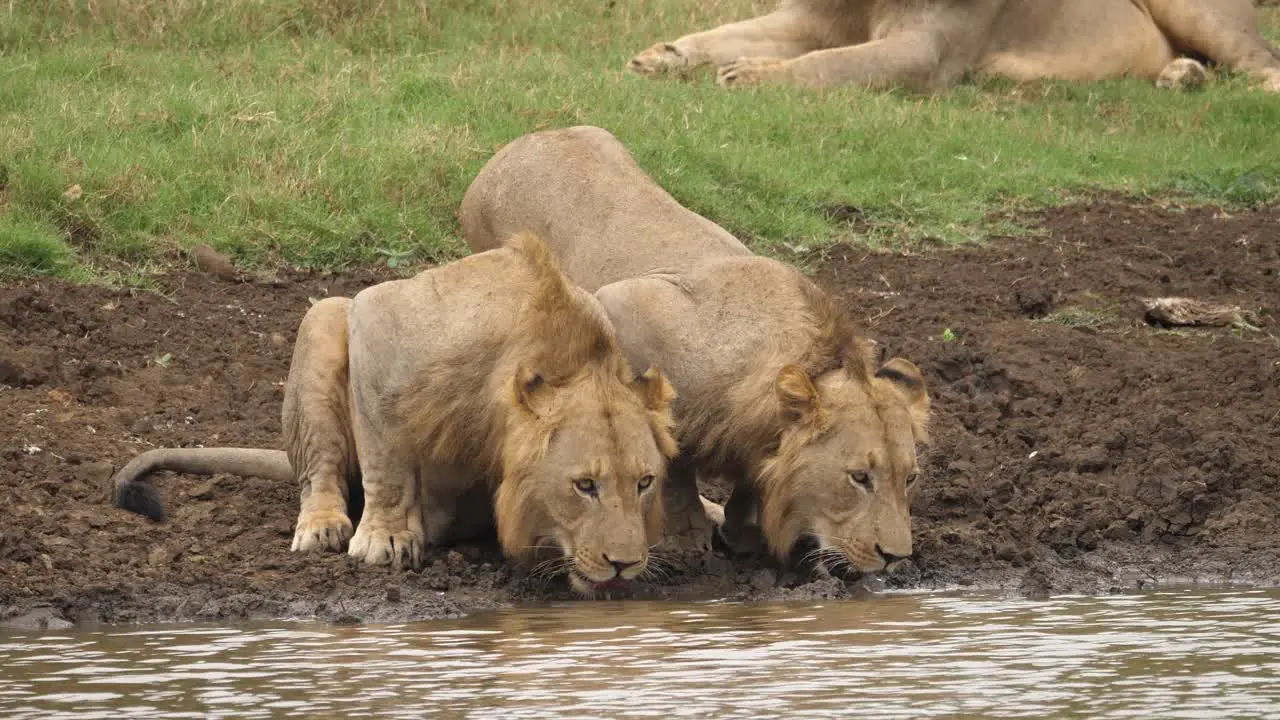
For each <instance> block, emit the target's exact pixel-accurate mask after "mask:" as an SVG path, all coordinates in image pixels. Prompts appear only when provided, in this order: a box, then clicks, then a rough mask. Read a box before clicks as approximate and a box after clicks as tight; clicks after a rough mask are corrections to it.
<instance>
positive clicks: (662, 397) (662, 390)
mask: <svg viewBox="0 0 1280 720" xmlns="http://www.w3.org/2000/svg"><path fill="white" fill-rule="evenodd" d="M631 389H632V390H635V391H636V394H637V395H639V396H640V400H641V402H643V403H644V407H645V409H646V410H652V411H654V412H667V411H668V410H670V409H671V403H672V401H674V400H675V399H676V389H675V388H674V387H672V386H671V383H669V382H667V378H666V377H664V376H663V375H662V371H660V370H658V368H656V367H650V368H649V369H648V370H645V371H644V372H643V373H642V374H640V375H637V376H636V379H635V380H632V381H631Z"/></svg>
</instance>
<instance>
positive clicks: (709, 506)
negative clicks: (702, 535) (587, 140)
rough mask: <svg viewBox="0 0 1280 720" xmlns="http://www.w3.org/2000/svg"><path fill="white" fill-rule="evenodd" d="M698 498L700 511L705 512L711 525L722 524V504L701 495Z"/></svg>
mask: <svg viewBox="0 0 1280 720" xmlns="http://www.w3.org/2000/svg"><path fill="white" fill-rule="evenodd" d="M698 499H699V500H701V501H702V512H704V513H706V516H707V520H710V521H711V524H712V525H716V526H720V525H723V524H724V506H723V505H721V504H720V503H716V502H712V501H710V500H708V499H706V498H704V497H702V496H701V495H699V496H698Z"/></svg>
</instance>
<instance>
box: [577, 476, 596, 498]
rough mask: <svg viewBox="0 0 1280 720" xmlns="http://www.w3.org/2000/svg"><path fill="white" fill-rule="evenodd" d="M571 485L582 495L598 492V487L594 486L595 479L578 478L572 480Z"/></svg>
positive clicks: (593, 494) (592, 494)
mask: <svg viewBox="0 0 1280 720" xmlns="http://www.w3.org/2000/svg"><path fill="white" fill-rule="evenodd" d="M573 487H574V488H575V489H576V490H577V491H578V492H580V493H582V494H583V495H591V496H592V497H594V496H595V495H596V494H597V493H598V492H600V490H599V488H597V487H596V481H595V480H593V479H592V478H585V477H584V478H578V479H577V480H574V481H573Z"/></svg>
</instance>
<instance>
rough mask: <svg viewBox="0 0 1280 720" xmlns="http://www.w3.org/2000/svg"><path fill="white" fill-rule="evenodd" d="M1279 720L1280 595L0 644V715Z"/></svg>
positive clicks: (569, 617) (79, 637)
mask: <svg viewBox="0 0 1280 720" xmlns="http://www.w3.org/2000/svg"><path fill="white" fill-rule="evenodd" d="M348 714H358V715H361V716H369V715H376V716H383V717H392V716H395V717H422V716H424V715H425V716H437V717H451V718H454V717H456V718H463V717H477V718H478V717H501V718H535V717H566V718H569V717H572V718H592V717H607V718H621V717H662V718H670V717H682V718H683V717H713V718H731V717H779V716H786V717H810V718H833V717H859V718H862V717H904V718H906V717H910V718H920V717H944V716H946V717H957V716H960V717H1046V716H1068V715H1072V716H1082V717H1094V718H1102V717H1107V718H1124V717H1131V718H1152V717H1159V718H1175V717H1186V718H1211V717H1220V718H1226V717H1250V718H1280V591H1274V590H1272V591H1193V590H1184V591H1169V592H1154V593H1148V594H1139V595H1125V596H1110V597H1064V598H1054V599H1050V600H1023V599H1005V598H1000V597H994V596H981V595H939V594H918V595H911V594H908V595H889V596H879V597H874V598H870V599H867V600H859V601H848V602H839V603H823V604H801V605H795V604H792V605H738V604H724V603H711V604H696V605H674V604H662V603H577V604H573V605H560V606H555V607H545V608H534V609H521V610H513V611H505V612H495V613H483V614H477V615H474V616H470V617H467V618H464V619H462V620H458V621H448V622H430V623H414V624H405V625H385V626H374V627H330V626H325V625H319V624H315V623H303V622H295V623H275V624H270V625H251V626H243V627H208V626H190V625H172V626H161V627H156V626H152V627H119V628H109V629H105V630H92V631H88V630H86V631H68V632H61V633H57V634H46V635H22V634H16V633H8V634H4V633H3V631H0V716H2V717H5V718H21V717H29V718H42V719H43V718H58V717H76V718H91V717H121V718H124V717H129V718H143V717H166V718H177V717H237V718H249V717H286V716H297V717H332V716H337V715H348Z"/></svg>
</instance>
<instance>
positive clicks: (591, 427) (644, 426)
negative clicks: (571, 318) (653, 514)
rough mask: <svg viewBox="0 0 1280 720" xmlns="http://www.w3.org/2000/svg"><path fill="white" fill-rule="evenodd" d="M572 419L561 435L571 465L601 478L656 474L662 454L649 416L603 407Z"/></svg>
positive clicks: (563, 448)
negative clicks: (574, 464) (576, 465)
mask: <svg viewBox="0 0 1280 720" xmlns="http://www.w3.org/2000/svg"><path fill="white" fill-rule="evenodd" d="M592 410H593V411H589V412H582V413H577V414H575V415H574V416H573V417H571V418H569V419H568V420H567V421H566V423H565V425H564V426H563V427H562V428H561V430H560V432H559V433H557V435H558V436H559V438H560V441H559V442H560V444H561V448H559V450H560V451H561V453H562V454H564V455H566V456H567V457H566V458H565V459H566V460H567V461H569V462H573V463H576V464H578V465H580V466H581V468H582V471H583V472H586V473H590V474H591V475H592V476H594V477H597V478H609V477H614V476H626V477H639V476H642V475H646V474H649V473H655V472H657V470H658V466H660V464H661V457H662V456H661V453H660V451H659V450H658V445H657V442H656V441H655V440H654V437H653V431H652V428H651V426H650V425H649V422H648V419H647V417H645V416H644V414H643V413H640V412H629V411H627V410H626V409H622V410H619V409H617V408H616V407H612V408H611V407H605V406H603V405H601V406H598V407H596V408H593V409H592Z"/></svg>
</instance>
